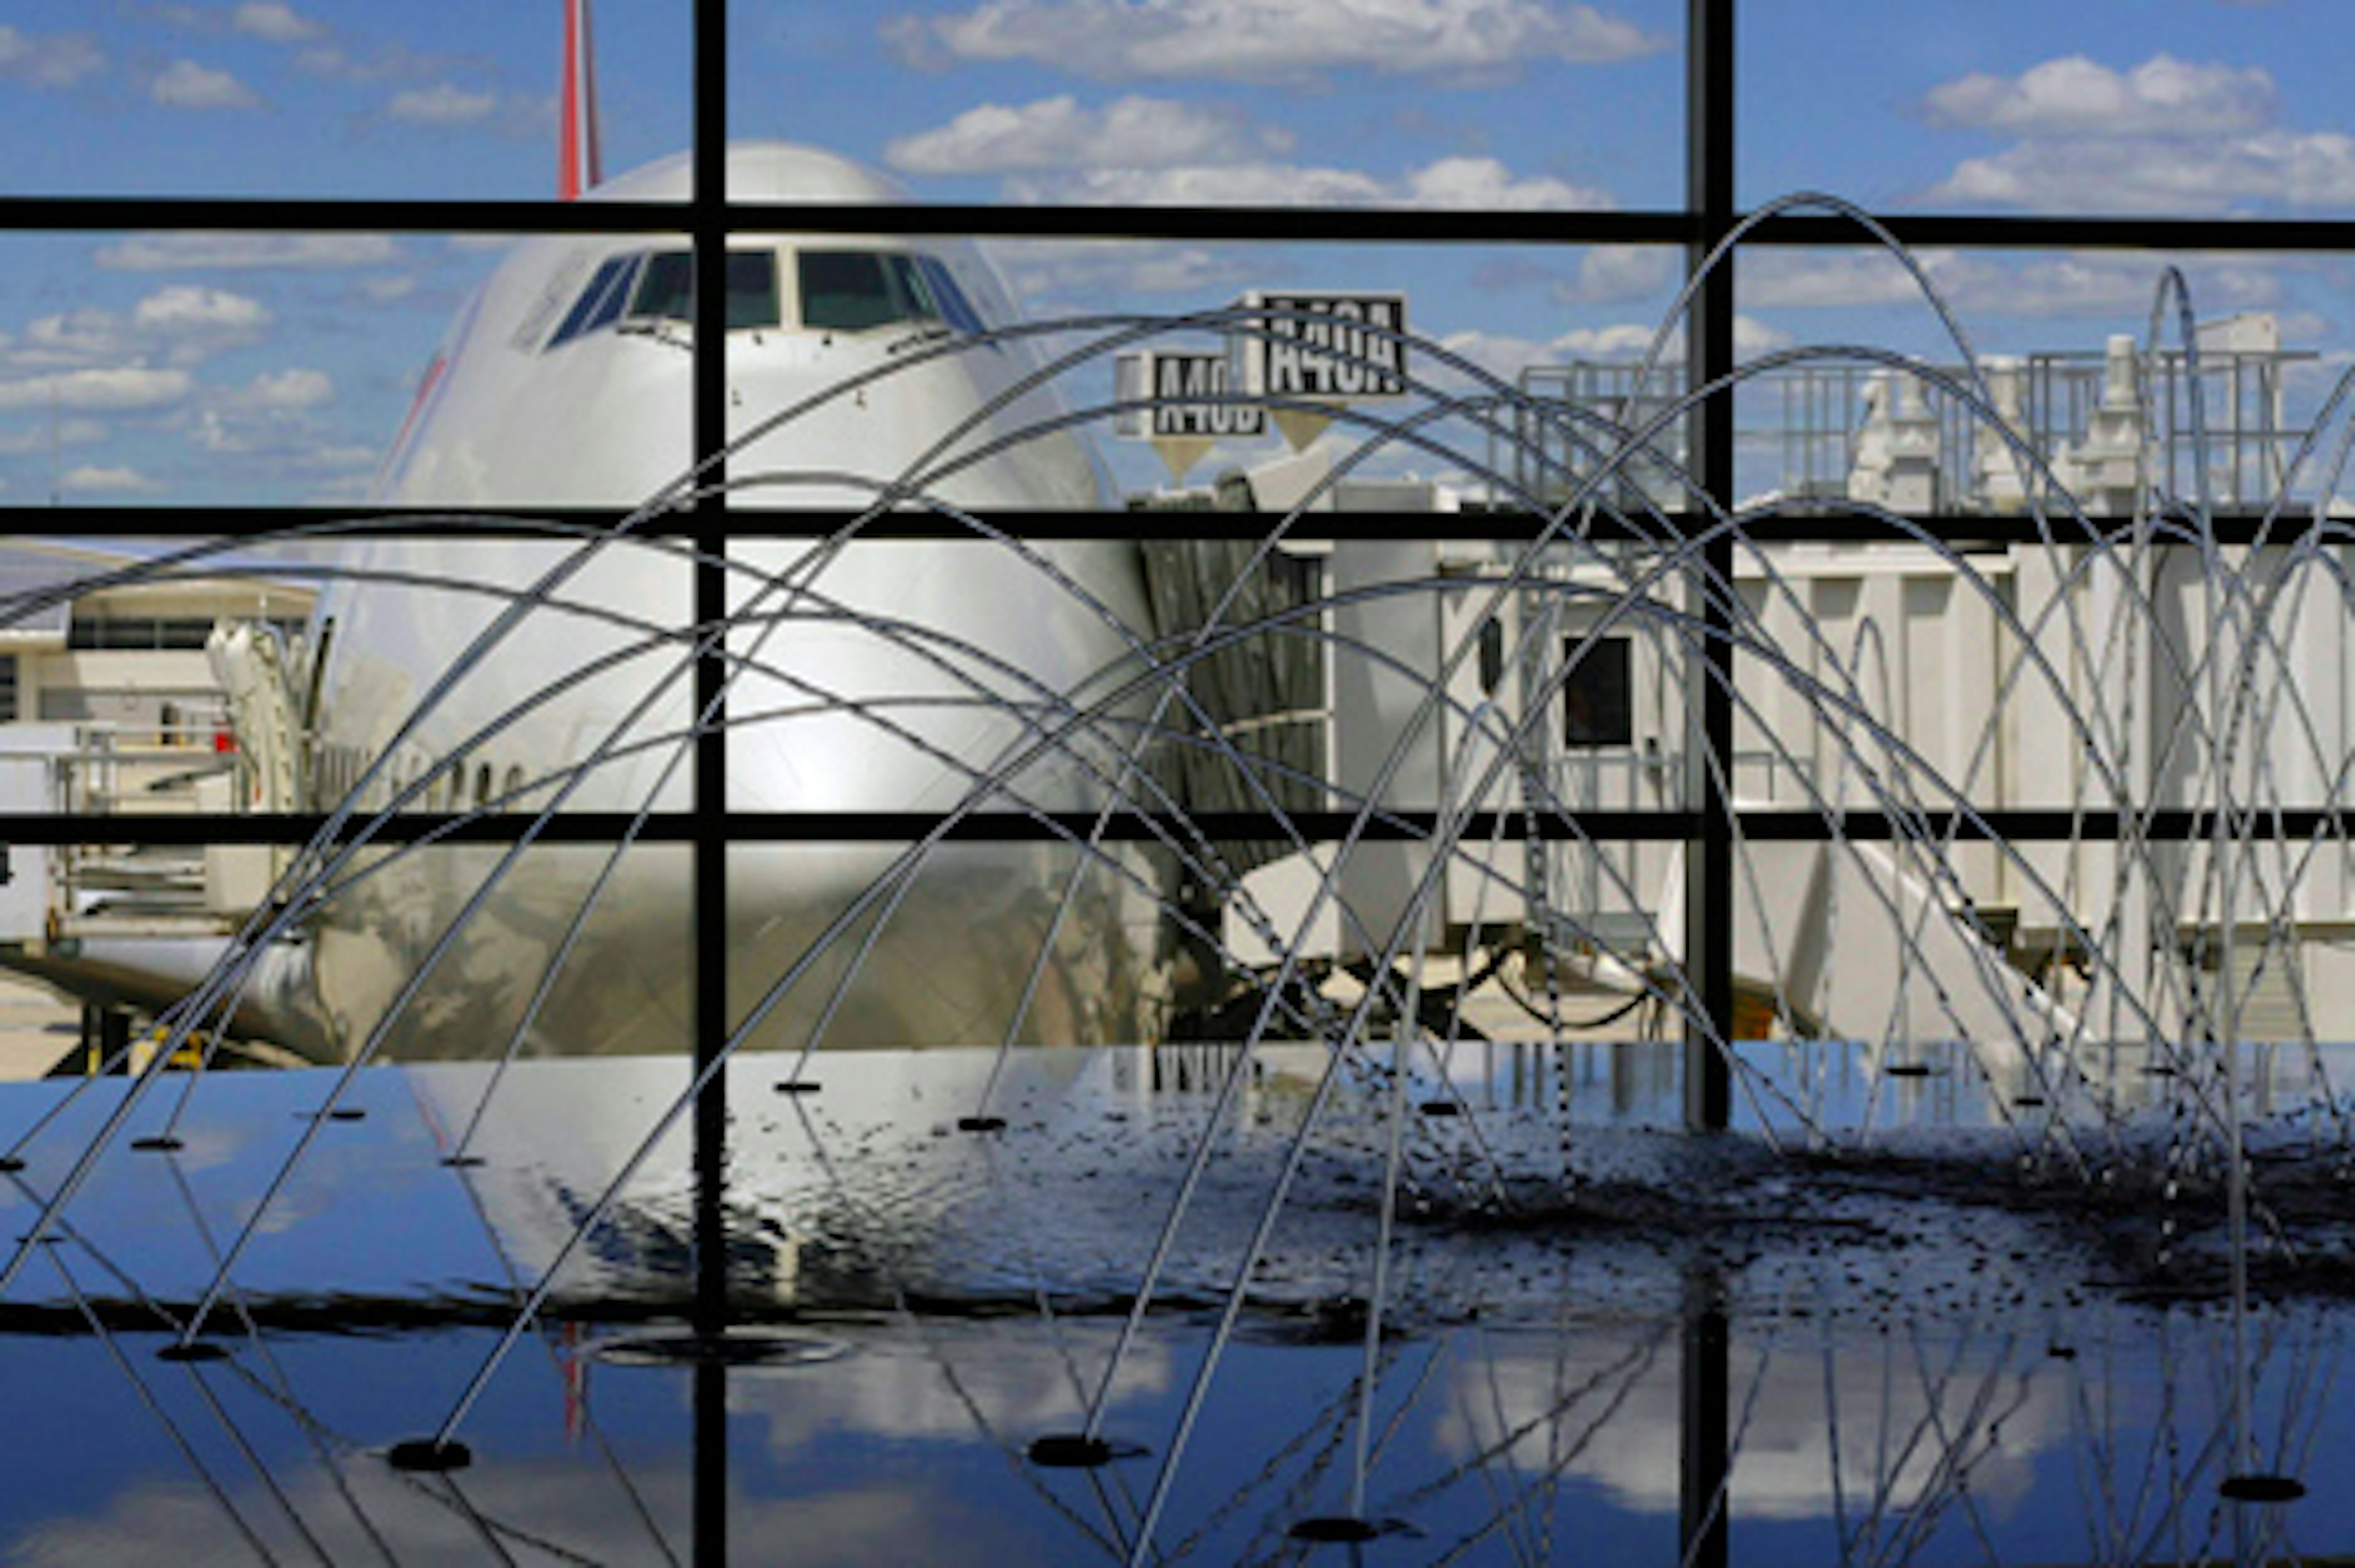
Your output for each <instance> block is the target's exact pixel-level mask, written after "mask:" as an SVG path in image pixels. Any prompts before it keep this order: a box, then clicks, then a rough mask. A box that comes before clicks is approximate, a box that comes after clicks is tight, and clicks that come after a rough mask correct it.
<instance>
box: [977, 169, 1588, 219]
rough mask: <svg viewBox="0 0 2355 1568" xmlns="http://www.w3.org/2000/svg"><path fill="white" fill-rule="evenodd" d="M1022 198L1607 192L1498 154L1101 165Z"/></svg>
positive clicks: (1470, 201) (1020, 187)
mask: <svg viewBox="0 0 2355 1568" xmlns="http://www.w3.org/2000/svg"><path fill="white" fill-rule="evenodd" d="M1007 195H1008V196H1009V197H1013V198H1014V199H1015V200H1017V201H1031V202H1058V201H1071V202H1090V203H1101V204H1103V205H1105V206H1114V207H1169V206H1207V205H1210V204H1213V203H1231V204H1233V205H1236V206H1243V207H1252V206H1257V207H1285V206H1289V207H1399V208H1507V209H1510V210H1514V211H1527V212H1537V211H1556V212H1580V211H1595V210H1600V209H1603V208H1608V207H1610V206H1611V205H1612V200H1611V197H1610V195H1609V193H1608V192H1605V191H1601V190H1593V189H1590V188H1587V187H1582V186H1574V185H1572V184H1570V183H1568V182H1567V181H1564V180H1559V179H1555V178H1553V177H1552V176H1545V175H1540V176H1532V177H1527V178H1518V177H1516V176H1514V175H1513V174H1512V172H1511V171H1510V170H1508V168H1506V166H1505V165H1503V164H1501V163H1498V162H1497V160H1496V159H1494V158H1443V159H1441V160H1440V161H1439V162H1437V163H1434V164H1432V165H1427V166H1425V167H1423V168H1420V169H1412V170H1409V171H1408V172H1407V173H1405V174H1404V175H1401V176H1399V177H1398V178H1396V179H1383V178H1381V177H1380V176H1375V175H1369V174H1366V173H1363V172H1361V171H1359V170H1356V169H1335V168H1315V167H1307V166H1304V165H1296V164H1281V163H1252V164H1234V165H1214V166H1206V165H1188V166H1184V167H1176V168H1156V169H1137V168H1096V169H1083V170H1077V171H1073V172H1071V173H1070V174H1067V175H1054V176H1023V177H1018V178H1016V179H1012V180H1009V181H1007Z"/></svg>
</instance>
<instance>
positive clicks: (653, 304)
mask: <svg viewBox="0 0 2355 1568" xmlns="http://www.w3.org/2000/svg"><path fill="white" fill-rule="evenodd" d="M785 254H786V256H787V257H788V258H790V259H791V260H792V261H793V263H794V268H795V278H796V281H797V282H798V283H799V285H800V293H801V322H800V325H802V326H804V327H806V328H809V329H811V330H813V331H819V332H867V331H870V330H872V329H874V328H876V327H883V326H893V325H901V324H906V325H916V326H926V325H947V326H949V327H950V328H952V329H954V330H955V331H957V332H960V333H973V334H978V333H981V332H982V331H984V330H985V329H986V328H985V324H984V323H983V321H982V318H981V313H980V312H979V311H978V310H976V309H975V308H974V304H973V301H972V300H971V299H970V298H969V297H968V296H967V295H966V293H965V292H964V289H963V288H962V287H961V286H960V285H959V284H958V283H957V281H956V278H955V276H954V274H953V273H951V272H950V271H949V270H948V268H947V266H946V265H945V264H944V263H943V262H942V261H939V260H938V259H937V258H935V257H932V256H923V255H918V254H915V253H913V252H911V251H799V252H794V251H787V252H785ZM782 285H783V277H782V276H781V267H780V262H779V257H778V252H776V251H765V250H764V251H730V252H728V330H729V331H730V332H759V331H766V330H770V329H773V328H775V327H777V326H779V325H783V320H784V290H783V286H782ZM624 318H626V319H628V320H631V321H634V322H661V321H667V322H677V323H679V324H681V325H689V324H692V323H693V321H694V320H695V256H694V252H692V251H654V252H651V253H649V252H646V251H638V252H636V253H634V254H632V255H625V256H609V257H607V258H606V259H605V260H604V261H602V262H600V263H599V264H598V267H597V270H596V272H595V273H594V274H592V275H591V278H590V279H589V282H588V283H587V284H586V285H585V286H584V287H583V288H582V289H581V293H580V295H579V296H578V297H577V298H576V299H575V300H574V301H573V303H572V308H571V309H570V310H569V311H567V312H566V313H565V316H564V320H563V322H562V324H561V325H559V326H558V327H557V329H556V331H555V332H554V333H553V334H551V335H550V336H549V339H548V344H547V347H549V348H554V347H557V346H558V345H559V344H562V343H569V342H570V341H571V340H572V339H574V338H576V337H584V336H588V335H589V334H591V333H592V332H596V331H598V330H599V329H601V328H603V327H608V326H611V325H613V324H614V323H615V322H617V321H620V320H623V319H624Z"/></svg>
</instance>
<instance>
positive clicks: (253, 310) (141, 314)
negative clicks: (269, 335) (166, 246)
mask: <svg viewBox="0 0 2355 1568" xmlns="http://www.w3.org/2000/svg"><path fill="white" fill-rule="evenodd" d="M131 320H132V324H133V325H134V326H138V327H140V328H143V329H144V330H146V331H150V332H158V333H165V334H174V335H176V334H186V333H196V334H203V335H206V336H212V335H216V334H234V335H237V336H250V335H251V334H254V333H257V332H260V331H261V329H262V328H264V327H266V326H268V325H270V322H271V315H270V311H269V309H268V308H267V307H266V306H264V305H263V304H261V302H260V301H258V300H251V299H248V298H247V297H246V296H245V295H243V294H236V293H229V291H228V290H227V289H213V288H203V287H199V286H197V285H196V284H193V283H175V284H173V285H171V286H170V287H168V288H165V289H159V290H157V291H156V292H155V293H152V294H149V295H148V296H147V297H146V298H145V299H144V300H141V301H140V302H139V304H137V305H136V306H135V307H133V310H132V313H131Z"/></svg>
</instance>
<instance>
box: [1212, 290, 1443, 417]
mask: <svg viewBox="0 0 2355 1568" xmlns="http://www.w3.org/2000/svg"><path fill="white" fill-rule="evenodd" d="M1237 303H1238V304H1239V305H1240V306H1241V309H1243V310H1245V311H1248V312H1250V313H1251V320H1250V322H1249V324H1248V329H1247V330H1244V331H1241V332H1238V333H1237V334H1236V335H1235V336H1234V339H1233V347H1234V354H1235V362H1236V368H1237V370H1238V372H1239V374H1238V375H1237V377H1236V378H1235V379H1236V381H1237V382H1238V385H1239V389H1241V391H1243V392H1244V393H1246V394H1248V395H1250V396H1252V397H1260V398H1299V399H1304V400H1310V401H1316V402H1353V403H1354V402H1365V401H1368V400H1372V399H1376V398H1398V397H1403V396H1405V395H1406V343H1405V334H1406V296H1405V295H1404V294H1378V293H1248V294H1245V295H1244V296H1243V297H1242V298H1241V300H1240V301H1239V302H1237Z"/></svg>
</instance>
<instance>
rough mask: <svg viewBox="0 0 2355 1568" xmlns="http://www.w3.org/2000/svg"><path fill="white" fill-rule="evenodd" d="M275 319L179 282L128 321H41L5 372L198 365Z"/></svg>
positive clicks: (92, 317) (91, 317)
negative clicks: (158, 362)
mask: <svg viewBox="0 0 2355 1568" xmlns="http://www.w3.org/2000/svg"><path fill="white" fill-rule="evenodd" d="M271 322H272V316H271V314H270V312H269V310H268V309H266V308H265V307H263V306H262V305H261V304H260V303H259V302H257V301H254V300H250V299H248V298H246V297H245V296H244V295H242V294H235V293H229V292H228V291H226V290H223V289H208V288H198V287H196V286H194V285H191V284H186V283H176V284H174V285H172V286H171V287H168V288H165V289H161V290H158V291H157V292H156V293H152V294H149V295H148V296H147V297H146V298H145V299H144V300H141V301H140V302H139V303H138V304H136V305H135V306H133V308H132V311H131V314H130V315H127V316H126V315H118V314H117V313H115V312H113V311H110V310H101V309H99V308H97V307H95V306H84V307H82V308H80V309H78V310H72V311H66V312H62V313H60V314H58V315H44V316H37V317H35V318H34V319H33V320H32V321H30V322H27V324H26V325H25V331H24V335H23V336H22V337H21V338H19V339H17V340H16V341H15V342H13V343H11V344H8V345H6V346H5V349H0V370H5V371H9V372H14V373H16V374H20V375H21V374H26V373H33V372H48V371H57V370H85V369H107V368H123V367H126V366H144V365H145V364H147V363H149V362H150V361H151V360H154V359H157V358H160V359H162V360H163V361H165V363H167V364H170V365H174V366H178V367H183V368H186V367H192V366H195V365H197V364H200V363H202V362H203V361H204V360H206V359H208V358H210V357H213V356H214V355H216V354H218V353H221V352H222V351H224V350H226V349H229V348H233V347H240V346H241V345H244V344H248V343H251V342H254V341H255V340H257V339H258V338H260V337H261V335H262V334H263V332H264V331H265V330H267V329H268V327H269V326H270V325H271Z"/></svg>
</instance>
